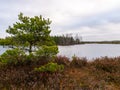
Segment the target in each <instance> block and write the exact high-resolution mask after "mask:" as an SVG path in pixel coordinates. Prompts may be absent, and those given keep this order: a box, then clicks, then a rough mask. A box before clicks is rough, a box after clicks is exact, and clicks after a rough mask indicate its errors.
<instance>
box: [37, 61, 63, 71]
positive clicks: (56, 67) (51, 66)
mask: <svg viewBox="0 0 120 90" xmlns="http://www.w3.org/2000/svg"><path fill="white" fill-rule="evenodd" d="M63 69H64V66H63V65H58V64H57V63H52V62H50V63H48V64H46V65H44V66H41V67H39V68H35V71H38V72H51V73H54V72H61V71H63Z"/></svg>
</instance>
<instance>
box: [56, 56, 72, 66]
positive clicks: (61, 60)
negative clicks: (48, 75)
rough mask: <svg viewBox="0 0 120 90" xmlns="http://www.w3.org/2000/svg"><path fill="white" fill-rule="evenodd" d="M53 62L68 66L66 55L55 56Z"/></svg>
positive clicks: (68, 61)
mask: <svg viewBox="0 0 120 90" xmlns="http://www.w3.org/2000/svg"><path fill="white" fill-rule="evenodd" d="M54 62H55V63H57V64H59V65H61V64H62V65H64V66H69V64H70V60H69V58H68V57H65V56H57V57H56V58H55V60H54Z"/></svg>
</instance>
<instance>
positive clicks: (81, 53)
mask: <svg viewBox="0 0 120 90" xmlns="http://www.w3.org/2000/svg"><path fill="white" fill-rule="evenodd" d="M7 49H8V47H5V48H3V46H0V54H2V53H3V52H5V51H6V50H7ZM58 55H62V56H67V57H69V58H72V56H74V55H75V56H78V57H86V58H87V59H93V58H97V57H104V56H108V57H117V56H120V44H82V45H71V46H59V53H58Z"/></svg>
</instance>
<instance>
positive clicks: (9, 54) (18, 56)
mask: <svg viewBox="0 0 120 90" xmlns="http://www.w3.org/2000/svg"><path fill="white" fill-rule="evenodd" d="M24 56H25V53H24V52H23V51H21V50H20V49H18V48H16V49H12V50H7V51H6V52H5V53H3V54H2V55H1V56H0V62H1V63H2V64H17V63H18V62H22V58H23V57H24Z"/></svg>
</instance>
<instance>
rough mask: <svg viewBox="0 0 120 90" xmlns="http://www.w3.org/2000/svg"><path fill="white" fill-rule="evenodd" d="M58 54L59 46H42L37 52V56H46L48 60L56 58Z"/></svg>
mask: <svg viewBox="0 0 120 90" xmlns="http://www.w3.org/2000/svg"><path fill="white" fill-rule="evenodd" d="M57 53H58V47H57V46H46V45H43V46H41V47H40V48H39V49H38V50H37V51H36V55H37V56H45V57H48V58H51V57H54V56H55V55H56V54H57Z"/></svg>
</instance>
